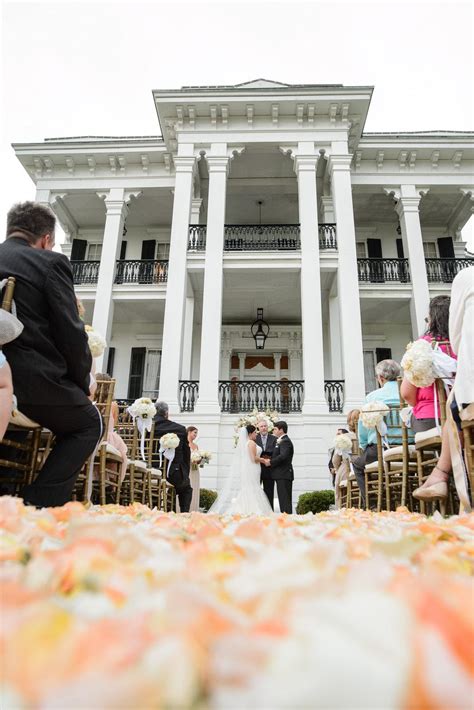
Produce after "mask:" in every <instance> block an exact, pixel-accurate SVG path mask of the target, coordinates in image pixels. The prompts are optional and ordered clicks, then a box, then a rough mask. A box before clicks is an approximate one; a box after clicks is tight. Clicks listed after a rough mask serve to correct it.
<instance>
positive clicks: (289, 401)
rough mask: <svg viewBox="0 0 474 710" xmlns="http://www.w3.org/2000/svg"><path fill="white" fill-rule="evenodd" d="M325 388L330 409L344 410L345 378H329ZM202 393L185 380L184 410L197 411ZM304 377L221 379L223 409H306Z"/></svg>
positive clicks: (232, 411) (182, 386)
mask: <svg viewBox="0 0 474 710" xmlns="http://www.w3.org/2000/svg"><path fill="white" fill-rule="evenodd" d="M324 391H325V394H326V400H327V403H328V406H329V411H330V412H342V407H343V404H344V380H326V381H325V383H324ZM198 394H199V382H198V381H197V380H182V381H181V382H180V383H179V402H180V408H181V411H182V412H193V411H194V406H195V404H196V401H197V398H198ZM303 395H304V381H303V380H277V381H275V380H260V381H256V382H239V381H235V380H221V381H220V382H219V404H220V408H221V412H225V413H228V414H238V413H240V412H242V413H245V412H251V411H252V410H253V409H255V408H257V409H258V410H260V411H262V410H265V409H274V410H276V411H277V412H279V414H293V413H297V412H301V411H302V407H303V400H304V397H303Z"/></svg>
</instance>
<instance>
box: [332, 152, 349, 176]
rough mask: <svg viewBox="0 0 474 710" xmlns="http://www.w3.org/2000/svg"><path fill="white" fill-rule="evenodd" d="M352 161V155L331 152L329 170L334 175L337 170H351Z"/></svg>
mask: <svg viewBox="0 0 474 710" xmlns="http://www.w3.org/2000/svg"><path fill="white" fill-rule="evenodd" d="M351 163H352V155H349V154H346V155H336V154H333V153H331V155H330V156H329V159H328V170H329V174H330V175H333V173H334V172H336V171H341V170H347V171H350V169H351Z"/></svg>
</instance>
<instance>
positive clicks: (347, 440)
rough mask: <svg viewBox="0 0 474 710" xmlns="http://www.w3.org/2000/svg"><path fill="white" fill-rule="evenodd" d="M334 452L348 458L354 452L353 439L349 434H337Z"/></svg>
mask: <svg viewBox="0 0 474 710" xmlns="http://www.w3.org/2000/svg"><path fill="white" fill-rule="evenodd" d="M334 453H336V454H339V456H342V457H343V458H347V457H348V456H349V455H350V454H351V453H352V439H351V437H350V436H349V435H348V434H336V436H335V437H334Z"/></svg>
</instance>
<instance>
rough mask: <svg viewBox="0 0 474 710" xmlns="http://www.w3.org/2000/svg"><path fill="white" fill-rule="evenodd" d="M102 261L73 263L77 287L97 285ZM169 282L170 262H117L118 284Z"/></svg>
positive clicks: (152, 260)
mask: <svg viewBox="0 0 474 710" xmlns="http://www.w3.org/2000/svg"><path fill="white" fill-rule="evenodd" d="M99 266H100V261H71V268H72V275H73V278H74V283H75V284H76V285H81V286H86V285H90V284H96V283H97V280H98V278H99ZM167 280H168V262H167V261H158V260H154V259H149V260H148V259H147V260H142V259H139V260H136V261H130V260H123V261H117V265H116V271H115V283H116V284H161V283H166V282H167Z"/></svg>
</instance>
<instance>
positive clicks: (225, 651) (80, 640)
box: [0, 498, 474, 710]
mask: <svg viewBox="0 0 474 710" xmlns="http://www.w3.org/2000/svg"><path fill="white" fill-rule="evenodd" d="M0 517H1V526H2V529H3V537H2V543H1V549H0V553H1V557H2V567H1V569H2V572H1V585H2V595H1V602H2V607H3V609H2V612H1V651H2V655H3V658H4V662H3V663H2V675H3V678H2V682H3V697H2V703H1V706H2V708H71V709H72V708H74V709H76V708H84V707H88V708H101V709H102V708H111V709H112V708H113V709H114V710H115V709H116V708H131V707H136V708H140V709H141V710H144V709H146V708H164V707H166V708H175V707H177V708H178V707H179V708H181V707H183V708H187V707H194V708H203V709H204V708H207V707H212V708H226V709H227V708H243V707H253V708H292V709H294V708H324V709H327V708H344V709H348V708H351V710H353V709H354V708H377V709H381V708H383V710H390V709H391V708H401V709H405V708H406V709H411V710H415V708H430V709H431V708H432V709H433V710H435V709H436V708H450V710H454V709H456V708H466V709H467V708H468V707H469V706H470V702H471V688H472V680H473V678H472V675H473V668H472V659H471V655H472V648H473V647H474V636H473V634H474V623H473V616H472V593H473V587H472V573H473V569H474V545H473V527H474V516H464V517H452V518H450V519H447V520H443V519H442V518H441V517H439V518H437V519H436V518H434V519H427V518H425V517H423V516H421V515H416V514H411V513H406V512H399V513H380V514H373V513H369V512H365V511H360V510H358V511H354V510H351V511H339V512H328V513H321V514H319V515H317V516H313V515H311V514H309V515H308V516H302V517H298V516H292V517H287V516H275V517H273V518H257V517H249V518H238V517H234V518H218V517H215V516H205V515H201V514H199V513H192V514H190V515H174V514H164V513H159V512H156V511H150V510H149V509H148V508H146V507H143V506H140V505H135V506H131V507H129V508H124V507H119V506H105V507H103V508H91V509H89V510H87V509H85V508H84V507H83V506H82V505H81V504H77V503H71V504H68V505H66V506H64V507H63V508H55V509H46V510H36V509H34V508H26V507H23V505H22V503H21V501H20V500H18V499H14V498H2V499H0Z"/></svg>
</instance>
